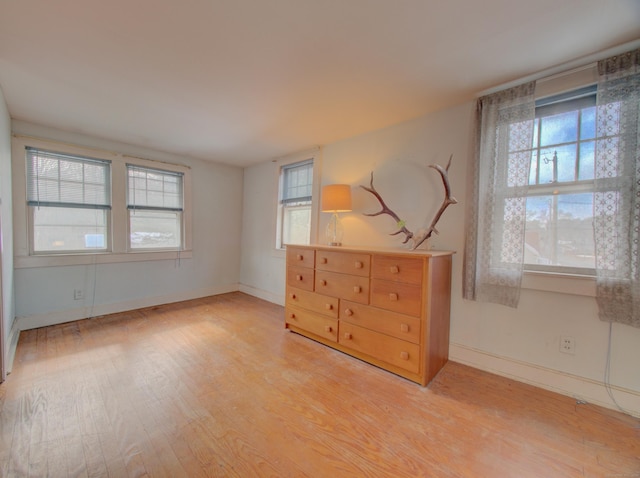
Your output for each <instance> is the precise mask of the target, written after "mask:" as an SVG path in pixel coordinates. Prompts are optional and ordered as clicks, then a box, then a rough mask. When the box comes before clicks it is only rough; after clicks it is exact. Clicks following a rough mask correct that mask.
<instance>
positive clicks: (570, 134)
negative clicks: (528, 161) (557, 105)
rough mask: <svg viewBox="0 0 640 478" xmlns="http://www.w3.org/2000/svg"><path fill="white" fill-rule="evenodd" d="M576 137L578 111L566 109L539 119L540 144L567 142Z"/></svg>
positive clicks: (574, 139)
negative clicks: (560, 112) (565, 111)
mask: <svg viewBox="0 0 640 478" xmlns="http://www.w3.org/2000/svg"><path fill="white" fill-rule="evenodd" d="M577 139H578V112H577V111H568V112H567V113H562V114H558V115H553V116H546V117H544V118H541V119H540V146H549V145H552V144H559V143H568V142H570V141H576V140H577Z"/></svg>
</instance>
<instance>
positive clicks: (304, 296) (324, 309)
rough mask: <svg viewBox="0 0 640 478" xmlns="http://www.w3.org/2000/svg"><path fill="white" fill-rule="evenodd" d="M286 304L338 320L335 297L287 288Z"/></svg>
mask: <svg viewBox="0 0 640 478" xmlns="http://www.w3.org/2000/svg"><path fill="white" fill-rule="evenodd" d="M287 304H291V305H294V306H296V307H302V308H304V309H309V310H312V311H314V312H317V313H319V314H323V315H327V316H329V317H333V318H334V319H337V318H338V299H337V298H336V297H329V296H326V295H320V294H316V293H315V292H310V291H306V290H303V289H296V288H294V287H289V288H287Z"/></svg>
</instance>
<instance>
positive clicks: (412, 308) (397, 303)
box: [371, 279, 422, 317]
mask: <svg viewBox="0 0 640 478" xmlns="http://www.w3.org/2000/svg"><path fill="white" fill-rule="evenodd" d="M371 305H373V306H376V307H381V308H383V309H386V310H391V311H393V312H399V313H401V314H409V315H413V316H415V317H420V313H421V312H422V288H421V287H420V285H417V284H405V283H402V282H393V281H388V280H380V279H371Z"/></svg>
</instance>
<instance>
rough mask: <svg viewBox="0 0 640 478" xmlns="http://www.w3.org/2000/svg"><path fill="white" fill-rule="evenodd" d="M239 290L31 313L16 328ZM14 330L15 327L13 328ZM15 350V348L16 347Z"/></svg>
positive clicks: (228, 288) (212, 290)
mask: <svg viewBox="0 0 640 478" xmlns="http://www.w3.org/2000/svg"><path fill="white" fill-rule="evenodd" d="M236 291H238V284H228V285H224V286H218V287H206V288H203V289H197V290H190V291H185V292H177V293H174V294H168V295H162V296H156V297H142V298H140V299H134V300H128V301H124V302H115V303H112V304H100V305H96V306H93V307H79V308H76V309H68V310H63V311H58V312H51V313H47V314H39V315H31V316H22V317H16V320H15V322H14V328H15V326H16V324H17V327H18V330H19V331H20V330H29V329H37V328H39V327H46V326H49V325H56V324H63V323H65V322H71V321H74V320H81V319H86V318H89V317H97V316H100V315H106V314H115V313H118V312H125V311H127V310H136V309H143V308H145V307H152V306H156V305H162V304H171V303H173V302H181V301H183V300H191V299H199V298H201V297H208V296H210V295H219V294H226V293H227V292H236ZM12 330H13V329H12ZM14 352H15V349H14Z"/></svg>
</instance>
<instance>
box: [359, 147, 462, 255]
mask: <svg viewBox="0 0 640 478" xmlns="http://www.w3.org/2000/svg"><path fill="white" fill-rule="evenodd" d="M452 159H453V154H452V155H451V156H450V157H449V162H448V163H447V166H446V167H445V168H443V167H442V166H440V165H438V164H430V165H429V167H430V168H433V169H435V170H436V171H438V173H439V174H440V177H441V178H442V183H443V185H444V200H443V201H442V204H441V205H440V209H438V212H437V213H436V215H435V216H434V217H433V220H432V221H431V224H430V225H429V228H428V229H427V230H426V231H419V234H418V235H415V234H414V233H413V232H411V231H410V230H409V229H407V228H406V225H405V221H403V220H402V219H400V217H398V215H397V214H396V213H395V212H393V211H392V210H391V209H389V207H388V206H387V204H386V203H385V202H384V200H383V199H382V196H380V193H378V191H376V189H375V187H373V171H372V172H371V182H370V186H369V187H366V186H360V187H361V188H362V189H364V190H365V191H368V192H370V193H371V194H373V195H374V196H375V197H376V199H377V200H378V201H379V202H380V206H381V207H382V209H381V210H380V211H378V212H375V213H371V214H367V213H365V214H364V215H365V216H380V215H381V214H388V215H389V216H391V217H392V218H393V219H395V221H396V224H397V225H398V227H399V228H400V229H399V230H398V231H396V232H392V233H391V234H390V235H391V236H396V235H398V234H400V233H403V234H404V235H405V239H404V241H402V243H403V244H406V243H407V242H409V241H412V247H411V248H412V249H417V248H418V247H419V246H420V244H422V243H423V242H424V241H426V240H427V239H429V238H430V237H431V235H432V234H433V233H434V232H435V233H436V234H438V230H437V229H436V224H437V223H438V221H439V220H440V217H442V214H443V213H444V211H445V209H447V207H449V206H450V205H451V204H457V203H458V201H457V200H456V198H454V197H453V196H452V195H451V185H450V184H449V167H450V166H451V160H452Z"/></svg>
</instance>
